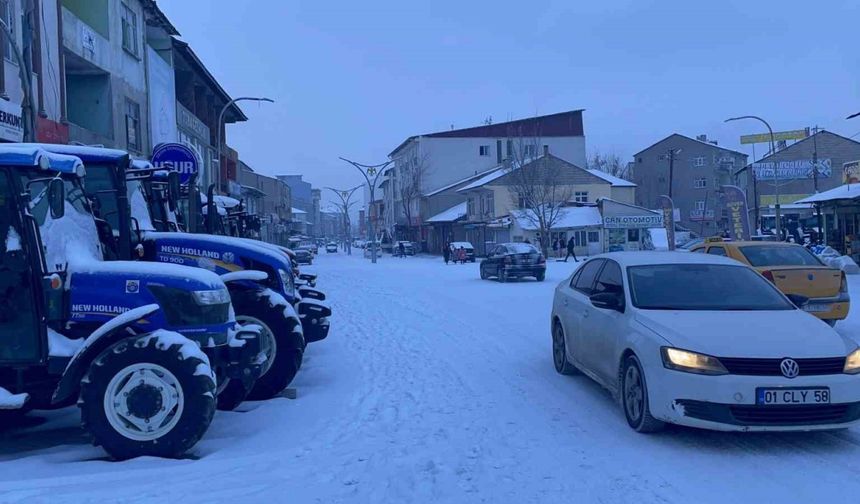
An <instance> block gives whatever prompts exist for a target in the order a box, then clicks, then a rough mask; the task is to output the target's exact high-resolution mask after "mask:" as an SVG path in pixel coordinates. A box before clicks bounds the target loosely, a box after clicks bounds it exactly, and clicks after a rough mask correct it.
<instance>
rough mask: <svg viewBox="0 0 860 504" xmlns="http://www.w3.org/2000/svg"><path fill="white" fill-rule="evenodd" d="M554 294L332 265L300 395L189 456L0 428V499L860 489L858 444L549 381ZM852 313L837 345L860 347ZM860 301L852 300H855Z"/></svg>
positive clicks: (465, 274) (734, 493)
mask: <svg viewBox="0 0 860 504" xmlns="http://www.w3.org/2000/svg"><path fill="white" fill-rule="evenodd" d="M574 267H575V266H574V264H573V263H555V262H551V263H550V264H549V271H548V276H547V281H546V282H543V283H537V282H534V281H524V282H518V283H511V284H499V283H496V282H489V281H481V280H479V279H478V269H477V265H472V264H470V265H449V266H447V267H446V266H445V265H444V264H442V261H441V260H439V259H428V258H408V259H394V258H390V257H385V258H383V259H382V260H381V261H380V264H378V265H375V266H374V265H371V264H369V261H366V260H363V259H360V257H359V256H358V255H356V256H352V257H346V256H344V255H343V254H336V255H334V254H332V255H326V254H321V255H320V257H319V258H318V259H317V263H316V264H315V265H314V266H313V267H312V268H307V270H313V271H314V272H317V273H319V274H320V281H319V287H320V288H321V289H323V290H324V291H326V292H327V294H328V296H329V299H330V300H331V304H332V306H333V309H334V313H335V315H334V317H333V320H332V333H331V334H330V336H329V338H328V339H327V340H325V341H323V342H320V343H316V344H314V345H312V346H311V347H310V349H309V351H308V355H307V359H306V364H305V366H304V367H303V369H302V372H301V373H300V375H299V377H298V378H297V380H296V382H295V386H296V388H297V389H298V399H297V400H289V399H277V400H272V401H269V402H265V403H247V404H246V405H243V406H242V407H241V408H240V409H242V411H241V412H231V413H219V414H218V415H217V416H216V418H215V421H214V422H213V424H212V427H211V428H210V430H209V432H208V433H207V435H206V437H205V438H204V439H203V440H202V441H201V442H200V444H198V446H197V447H196V448H195V450H194V455H195V459H189V460H181V461H172V460H157V459H137V460H132V461H128V462H123V463H113V462H107V461H104V460H103V459H102V457H103V456H104V455H103V453H102V452H101V451H100V450H99V449H98V448H94V447H91V446H89V445H87V444H85V440H84V439H83V436H82V434H81V432H80V430H79V429H78V427H77V411H76V410H74V409H70V410H67V411H63V412H54V413H51V414H48V415H40V414H33V415H31V417H30V418H29V419H28V425H27V426H20V427H16V428H5V429H3V430H0V501H3V502H7V501H13V502H14V501H20V502H42V501H44V502H65V501H69V502H85V501H93V502H102V501H104V500H121V501H123V502H144V501H155V500H159V501H165V500H167V499H169V500H170V501H171V502H173V501H180V500H181V501H182V502H223V501H230V502H233V503H236V502H261V501H264V500H266V501H273V502H287V501H289V502H325V503H329V502H357V503H365V502H554V501H560V500H562V499H564V500H569V501H572V502H612V503H615V502H684V503H689V502H722V503H724V502H749V501H753V500H759V501H767V502H780V503H789V502H820V501H823V500H824V498H825V496H826V497H828V498H839V497H840V496H851V495H855V494H856V493H857V492H858V490H860V477H858V476H860V430H857V429H855V430H848V431H839V432H834V433H812V434H808V433H798V434H767V435H761V434H726V433H713V432H704V431H697V430H691V429H683V428H671V429H668V430H667V431H665V432H663V433H660V434H656V435H641V434H636V433H634V432H632V431H631V430H630V429H629V428H628V427H627V425H626V423H625V421H624V417H623V415H622V413H621V411H620V409H619V408H618V407H617V406H616V405H615V403H614V402H613V401H612V399H611V398H610V397H609V395H608V394H607V393H606V392H605V391H603V390H602V389H600V388H599V387H598V386H597V385H595V384H594V383H592V382H590V381H589V380H587V379H586V378H584V377H581V376H575V377H565V376H560V375H558V374H556V373H555V371H554V369H553V366H552V360H551V352H550V337H549V318H548V315H549V309H550V303H551V299H552V291H553V288H554V286H555V284H557V283H558V282H559V281H560V280H561V279H562V278H564V277H566V276H567V275H568V274H569V273H570V271H572V270H573V268H574ZM852 280H854V282H852V295H854V299H855V300H857V301H858V302H857V303H855V305H854V308H853V310H852V317H851V319H849V320H848V321H847V322H845V323H843V324H842V326H841V327H840V330H841V331H845V332H847V333H849V334H852V335H855V336H860V315H858V314H857V311H858V310H860V307H858V306H857V305H858V304H860V281H858V279H856V278H855V279H852ZM854 288H858V291H857V292H854Z"/></svg>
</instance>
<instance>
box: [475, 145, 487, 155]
mask: <svg viewBox="0 0 860 504" xmlns="http://www.w3.org/2000/svg"><path fill="white" fill-rule="evenodd" d="M478 155H479V156H489V155H490V146H489V145H481V146H480V147H478Z"/></svg>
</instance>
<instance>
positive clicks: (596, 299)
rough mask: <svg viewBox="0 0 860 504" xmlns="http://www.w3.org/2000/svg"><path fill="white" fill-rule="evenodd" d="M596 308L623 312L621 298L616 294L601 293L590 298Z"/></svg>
mask: <svg viewBox="0 0 860 504" xmlns="http://www.w3.org/2000/svg"><path fill="white" fill-rule="evenodd" d="M588 299H589V300H590V301H591V304H592V305H593V306H595V307H596V308H602V309H604V310H615V311H619V312H620V311H623V310H622V308H621V296H620V295H619V294H618V293H615V292H600V293H598V294H593V295H591V296H589V298H588Z"/></svg>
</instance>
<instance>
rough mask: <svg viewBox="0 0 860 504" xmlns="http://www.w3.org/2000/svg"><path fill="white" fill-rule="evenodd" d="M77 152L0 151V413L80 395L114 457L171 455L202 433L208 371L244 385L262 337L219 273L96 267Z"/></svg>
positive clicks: (61, 403) (209, 391)
mask: <svg viewBox="0 0 860 504" xmlns="http://www.w3.org/2000/svg"><path fill="white" fill-rule="evenodd" d="M84 173H85V171H84V167H83V164H82V163H81V161H80V160H79V159H78V158H75V157H73V156H67V155H59V154H52V153H48V152H46V151H44V150H42V149H39V148H35V147H32V146H29V147H28V146H21V145H11V146H0V235H2V238H3V239H2V240H0V334H3V340H2V341H0V409H2V411H3V413H4V415H6V416H8V415H13V414H16V413H18V414H20V413H23V412H26V411H29V410H31V409H55V408H61V407H66V406H70V405H72V404H75V403H76V402H77V404H78V406H79V408H80V411H81V421H82V424H83V427H84V429H85V430H86V431H87V432H89V433H90V435H91V436H92V438H93V441H94V442H95V443H96V444H98V445H101V446H102V447H103V448H104V449H105V450H106V451H107V452H108V453H109V454H110V455H112V456H113V457H114V458H117V459H126V458H131V457H136V456H141V455H152V456H161V457H177V456H180V455H182V454H184V453H185V452H186V451H187V450H188V449H189V448H191V447H192V446H193V445H194V444H195V443H196V442H197V441H198V440H199V439H200V438H201V437H202V436H203V434H204V433H205V432H206V430H207V428H208V427H209V424H210V422H211V420H212V417H213V414H214V411H215V407H216V396H215V394H216V392H217V384H216V371H217V372H220V373H223V374H224V375H225V376H229V377H232V378H235V379H237V380H243V381H245V382H246V383H253V381H254V379H255V378H256V377H257V376H258V375H259V373H260V372H261V369H262V366H261V364H260V361H261V358H260V356H261V353H262V349H261V347H260V340H259V332H258V330H256V328H252V327H247V328H240V329H239V330H238V331H237V330H236V328H237V327H238V326H237V325H236V323H235V319H234V317H233V308H232V306H231V302H230V295H229V293H228V291H227V288H226V285H225V284H224V282H223V281H222V280H221V278H219V277H218V275H216V274H214V273H212V272H209V271H205V270H201V269H199V268H188V267H185V266H179V265H172V264H164V265H161V264H159V265H155V264H148V263H143V262H130V261H114V262H105V261H104V260H103V258H104V248H103V244H102V242H101V241H100V239H99V231H98V227H97V224H96V221H95V219H94V217H93V215H92V213H91V205H90V201H89V199H88V198H87V196H86V193H85V191H84V189H83V187H82V184H81V180H80V178H81V177H82V176H83V175H84Z"/></svg>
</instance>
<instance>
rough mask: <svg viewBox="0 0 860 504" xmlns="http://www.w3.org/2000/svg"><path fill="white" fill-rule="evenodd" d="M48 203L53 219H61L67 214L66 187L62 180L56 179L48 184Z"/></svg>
mask: <svg viewBox="0 0 860 504" xmlns="http://www.w3.org/2000/svg"><path fill="white" fill-rule="evenodd" d="M48 201H49V203H50V207H51V218H52V219H61V218H62V217H63V216H64V215H65V214H66V186H65V184H63V180H62V179H59V178H54V179H51V181H50V182H49V183H48Z"/></svg>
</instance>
